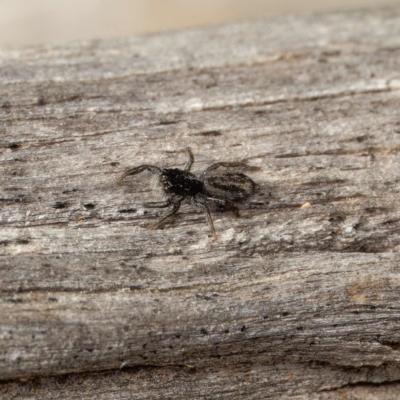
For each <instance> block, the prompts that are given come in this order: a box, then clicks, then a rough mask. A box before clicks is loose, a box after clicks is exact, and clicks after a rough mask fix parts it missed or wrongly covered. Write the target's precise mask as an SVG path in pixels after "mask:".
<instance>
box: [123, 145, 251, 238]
mask: <svg viewBox="0 0 400 400" xmlns="http://www.w3.org/2000/svg"><path fill="white" fill-rule="evenodd" d="M186 152H187V154H188V156H189V159H188V161H187V162H186V165H185V167H184V169H178V168H165V169H161V168H159V167H156V166H154V165H147V164H144V165H139V166H138V167H134V168H131V169H128V170H127V171H126V172H125V173H124V174H123V175H122V176H121V177H120V178H119V179H118V184H119V183H121V182H122V181H123V180H124V179H125V178H126V177H127V176H128V175H136V174H139V173H141V172H143V171H145V170H147V171H150V172H151V173H152V174H158V175H159V179H158V181H159V184H160V186H161V188H162V189H163V191H164V194H165V197H166V200H165V201H157V202H150V203H144V204H143V205H144V206H145V207H150V208H154V207H169V206H172V208H171V209H170V210H169V211H167V212H166V213H165V214H164V215H162V216H161V217H159V218H158V219H157V220H156V221H155V222H153V223H152V224H150V225H149V226H147V229H154V228H157V227H158V226H160V225H161V224H162V223H163V222H164V221H165V220H166V219H167V218H169V217H171V216H172V215H174V214H176V212H177V211H178V210H179V207H180V206H181V203H182V202H183V201H184V200H190V201H191V203H192V204H193V205H194V206H196V207H198V208H200V209H202V210H203V211H205V212H206V215H207V220H208V223H209V224H210V226H211V231H212V234H213V235H214V238H215V239H216V240H218V237H217V234H216V232H215V228H214V223H213V220H212V218H211V213H210V209H209V207H208V204H214V205H216V206H217V208H218V209H221V210H230V211H233V212H234V213H235V214H236V216H239V209H238V208H237V207H236V206H235V204H234V203H235V202H239V201H242V200H244V199H246V198H247V197H249V196H250V195H251V194H253V193H254V190H255V186H256V185H255V183H254V182H253V181H252V180H251V179H250V178H249V177H248V176H247V175H245V174H243V173H241V172H228V171H224V172H219V173H218V172H217V169H218V168H220V167H226V168H243V167H247V165H246V164H243V163H238V162H219V163H216V164H213V165H211V166H210V167H208V168H207V169H206V170H205V171H204V172H203V173H202V174H201V175H200V176H199V177H196V176H195V175H194V174H192V173H191V172H189V171H190V167H191V166H192V164H193V161H194V158H193V154H192V152H191V150H190V149H189V148H187V149H186Z"/></svg>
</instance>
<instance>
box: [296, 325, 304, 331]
mask: <svg viewBox="0 0 400 400" xmlns="http://www.w3.org/2000/svg"><path fill="white" fill-rule="evenodd" d="M296 329H297V330H298V331H304V328H303V327H302V326H298V327H296Z"/></svg>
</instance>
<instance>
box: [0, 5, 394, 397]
mask: <svg viewBox="0 0 400 400" xmlns="http://www.w3.org/2000/svg"><path fill="white" fill-rule="evenodd" d="M0 79H1V80H0V94H1V96H0V120H1V124H0V135H1V136H0V226H1V231H0V266H1V268H0V282H1V284H0V316H1V317H0V318H1V319H0V322H1V324H0V377H1V378H2V379H3V380H4V383H3V384H2V385H1V386H0V395H3V397H4V396H5V398H26V399H28V398H29V399H50V398H51V399H58V398H63V399H75V398H82V393H85V396H86V397H85V398H88V399H90V398H97V399H98V398H104V399H106V398H107V399H125V398H130V399H134V398H135V399H136V398H143V399H145V398H149V399H150V398H151V399H154V398H174V399H180V398H182V399H187V398H189V397H190V396H192V397H193V398H230V399H235V398H238V399H239V398H251V399H256V398H257V399H258V398H293V399H300V398H313V399H314V398H315V399H328V398H332V399H335V398H341V397H339V396H342V398H343V393H347V392H346V391H347V389H348V393H349V395H350V394H351V395H352V396H354V398H360V399H361V398H363V399H366V398H368V397H366V396H367V395H368V396H369V395H370V394H371V393H372V394H373V393H378V394H377V396H380V397H377V398H379V399H389V398H391V397H390V396H391V394H392V393H395V392H396V390H397V391H398V383H390V382H396V381H398V380H399V379H400V368H399V367H400V329H399V328H400V320H399V318H400V275H399V266H400V256H399V249H400V234H399V233H400V214H399V191H400V178H399V170H400V169H399V167H400V151H399V150H400V117H399V111H398V110H399V106H400V91H399V89H400V9H386V10H385V9H384V10H380V11H374V12H371V11H360V12H351V13H335V14H320V15H309V16H302V17H291V16H289V17H281V18H278V19H274V20H271V19H268V20H260V21H255V22H248V23H246V22H243V23H238V24H233V25H227V26H224V27H220V28H210V29H206V30H191V31H183V32H177V33H172V34H164V35H155V36H148V37H136V38H127V39H119V40H99V41H90V42H79V43H75V44H67V45H48V46H42V47H34V48H28V49H26V50H23V51H18V52H10V51H8V52H7V51H4V52H2V53H0ZM186 147H191V149H192V151H193V153H194V155H195V164H194V167H193V170H194V171H195V173H200V172H201V171H203V170H204V169H205V168H206V167H207V166H209V165H210V164H211V163H213V162H217V161H244V162H246V163H248V164H249V165H250V166H251V168H250V170H249V171H247V174H248V175H249V176H251V177H252V179H253V180H254V181H255V182H256V183H257V185H258V190H257V193H256V194H255V195H254V196H253V197H251V198H250V199H249V201H248V202H247V203H244V204H242V205H241V218H235V217H234V216H233V215H232V213H229V212H226V213H218V212H213V217H214V222H215V226H216V230H217V233H218V235H219V237H220V240H219V242H215V241H214V240H213V238H212V235H211V234H210V230H209V226H208V224H207V223H206V220H205V216H204V214H202V213H199V212H198V211H196V210H195V209H194V208H193V207H192V206H190V205H187V206H185V207H183V208H182V209H181V211H180V213H179V214H178V215H177V216H176V217H175V218H174V219H171V220H170V221H169V222H168V223H166V224H165V225H164V227H163V229H158V230H154V231H149V230H146V229H144V228H145V226H146V225H148V224H149V223H151V222H152V221H154V219H155V218H156V216H157V215H159V211H158V210H155V209H150V210H149V209H145V208H144V207H143V206H142V203H144V202H146V201H155V200H160V199H161V197H162V194H161V193H160V192H159V191H157V190H156V189H155V188H154V185H153V183H152V179H151V177H150V176H149V175H148V174H145V173H144V174H141V175H138V176H137V177H134V178H129V179H127V180H126V181H124V184H123V185H120V186H118V185H116V180H117V178H118V176H119V175H120V174H121V173H122V172H123V171H124V170H125V169H126V168H128V167H132V166H135V165H139V164H142V163H149V164H155V165H158V166H160V167H167V166H168V167H169V166H177V167H180V166H183V165H184V164H185V162H186V159H185V154H184V152H183V150H184V148H186ZM160 212H162V210H161V211H160ZM119 369H122V371H119ZM95 372H96V373H95ZM72 373H73V374H72ZM93 373H95V374H94V375H92V374H93ZM61 374H72V375H67V376H66V377H53V378H50V377H48V376H49V375H61ZM75 374H76V375H75ZM16 379H22V380H23V381H25V380H27V379H33V380H31V381H29V382H27V383H24V382H21V381H15V380H16ZM7 380H8V382H7ZM358 383H363V384H371V386H362V385H360V386H358V385H357V384H358ZM375 384H379V385H378V386H374V385H375ZM349 385H350V386H351V387H350V386H349ZM82 390H85V392H82ZM344 390H345V391H344ZM360 393H361V394H360ZM372 394H371V396H372ZM12 396H14V397H12ZM302 396H303V397H302ZM304 396H305V397H304ZM312 396H314V397H312ZM357 396H360V397H357ZM362 396H364V397H362ZM385 396H386V397H385ZM374 398H375V397H374ZM392 398H393V397H392Z"/></svg>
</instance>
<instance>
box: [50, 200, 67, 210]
mask: <svg viewBox="0 0 400 400" xmlns="http://www.w3.org/2000/svg"><path fill="white" fill-rule="evenodd" d="M67 206H68V203H66V202H65V201H56V202H55V203H54V204H53V205H52V207H53V208H55V209H56V210H61V209H63V208H66V207H67Z"/></svg>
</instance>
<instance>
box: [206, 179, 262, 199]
mask: <svg viewBox="0 0 400 400" xmlns="http://www.w3.org/2000/svg"><path fill="white" fill-rule="evenodd" d="M204 187H205V190H206V192H207V193H209V194H210V195H212V196H216V197H219V198H222V199H226V200H231V201H240V200H244V199H246V198H247V197H249V196H250V195H251V194H253V193H254V190H255V183H254V182H253V181H252V180H251V179H250V178H249V177H248V176H247V175H245V174H242V173H240V172H224V173H222V174H218V175H217V174H215V175H212V176H207V177H206V178H205V179H204Z"/></svg>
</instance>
